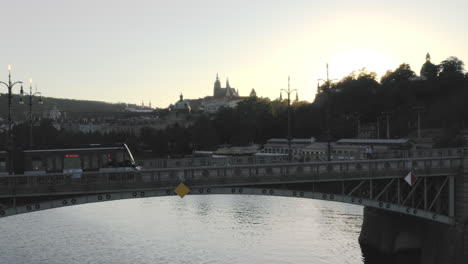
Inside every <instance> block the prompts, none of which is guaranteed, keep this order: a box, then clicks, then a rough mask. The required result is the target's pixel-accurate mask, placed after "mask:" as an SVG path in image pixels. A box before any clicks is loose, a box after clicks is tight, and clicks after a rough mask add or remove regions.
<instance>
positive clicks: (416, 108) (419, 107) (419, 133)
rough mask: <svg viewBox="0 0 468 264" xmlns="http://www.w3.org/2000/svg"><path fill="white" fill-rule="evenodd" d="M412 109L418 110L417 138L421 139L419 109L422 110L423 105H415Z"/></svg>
mask: <svg viewBox="0 0 468 264" xmlns="http://www.w3.org/2000/svg"><path fill="white" fill-rule="evenodd" d="M413 109H414V110H417V111H418V139H421V110H423V109H424V107H423V106H415V107H413Z"/></svg>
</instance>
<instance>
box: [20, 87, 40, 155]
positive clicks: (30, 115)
mask: <svg viewBox="0 0 468 264" xmlns="http://www.w3.org/2000/svg"><path fill="white" fill-rule="evenodd" d="M20 95H21V97H20V102H19V103H20V104H24V100H23V96H24V95H27V96H29V102H28V106H29V148H30V149H32V147H33V117H32V105H33V97H35V96H39V100H38V102H37V103H38V104H43V101H42V94H41V93H40V92H38V91H37V87H36V91H35V92H34V93H33V91H32V79H29V93H26V92H24V91H23V86H21V92H20Z"/></svg>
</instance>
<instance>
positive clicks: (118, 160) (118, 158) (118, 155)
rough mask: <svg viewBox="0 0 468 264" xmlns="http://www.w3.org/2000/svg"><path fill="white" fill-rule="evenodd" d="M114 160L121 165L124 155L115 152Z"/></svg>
mask: <svg viewBox="0 0 468 264" xmlns="http://www.w3.org/2000/svg"><path fill="white" fill-rule="evenodd" d="M115 159H116V161H117V162H118V163H121V162H123V161H124V154H123V152H117V153H115Z"/></svg>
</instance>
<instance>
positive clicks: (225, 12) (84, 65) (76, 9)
mask: <svg viewBox="0 0 468 264" xmlns="http://www.w3.org/2000/svg"><path fill="white" fill-rule="evenodd" d="M0 1H1V8H2V15H1V16H0V25H1V26H0V33H1V41H0V80H2V81H6V80H7V75H8V70H7V65H8V64H12V67H13V71H12V75H13V78H14V80H23V81H27V80H28V79H29V78H32V79H33V81H34V83H36V84H37V86H38V88H39V90H40V91H41V92H42V93H43V94H44V95H45V96H52V97H61V98H74V99H90V100H102V101H107V102H127V103H138V104H140V103H141V101H142V99H143V100H144V101H145V104H147V103H148V101H149V100H151V101H152V104H153V106H159V107H167V106H168V105H169V104H170V103H173V102H175V101H177V99H178V97H179V94H180V93H181V92H182V93H183V94H184V97H185V98H199V97H203V96H206V95H212V93H213V82H214V79H215V77H216V73H219V76H220V78H221V80H222V84H223V86H224V85H225V80H226V77H229V81H230V84H231V86H234V87H236V88H238V89H239V92H240V94H241V95H248V94H249V93H250V90H251V89H252V88H255V90H256V91H257V94H258V95H259V96H264V97H270V98H272V99H274V98H277V97H278V96H279V90H280V89H281V88H286V87H287V79H288V75H290V76H291V87H292V88H295V89H298V90H299V97H300V99H303V100H308V101H312V100H313V98H314V94H315V91H316V86H317V79H318V78H326V70H325V65H326V63H327V62H328V63H329V64H330V75H331V78H342V77H343V76H345V75H348V74H349V73H350V72H351V71H352V70H356V69H359V68H362V67H366V68H367V69H369V70H372V71H375V72H377V73H378V74H380V75H381V74H383V73H384V72H385V71H386V70H387V69H394V68H396V67H397V66H398V65H399V64H401V63H409V64H410V65H411V67H412V68H413V70H415V71H416V72H417V73H419V70H420V67H421V65H422V63H423V62H424V58H425V55H426V53H427V52H430V54H431V56H432V61H433V62H434V63H439V62H440V61H442V60H444V59H446V58H447V57H449V56H457V57H458V58H460V59H461V60H463V61H465V62H467V63H468V49H467V43H468V33H467V32H466V26H467V25H468V16H467V15H466V13H467V11H468V1H461V0H445V1H430V0H426V1H408V0H404V1H403V0H393V1H377V0H372V1H371V0H354V1H348V0H327V1H315V0H296V1H295V0H288V1H285V0H283V1H275V0H266V1H254V0H249V1H246V0H236V1H221V0H218V1H214V0H196V1H195V0H193V1H180V0H170V1H159V0H132V1H120V0H92V1H90V0H80V1H71V0H68V1H66V0H41V1H38V0H30V1H22V0H17V1H6V0H0ZM5 91H6V89H4V88H3V90H0V92H2V93H4V92H5ZM16 92H18V90H15V93H16Z"/></svg>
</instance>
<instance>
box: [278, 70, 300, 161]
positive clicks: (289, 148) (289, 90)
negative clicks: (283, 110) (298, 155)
mask: <svg viewBox="0 0 468 264" xmlns="http://www.w3.org/2000/svg"><path fill="white" fill-rule="evenodd" d="M289 82H290V78H289V76H288V90H286V89H281V90H280V98H282V96H281V94H282V93H281V92H283V91H284V92H285V93H286V94H287V95H288V160H289V162H291V161H292V155H291V154H292V153H291V140H292V137H291V96H290V95H291V93H292V92H296V94H297V89H293V90H291V89H290V85H289Z"/></svg>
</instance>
